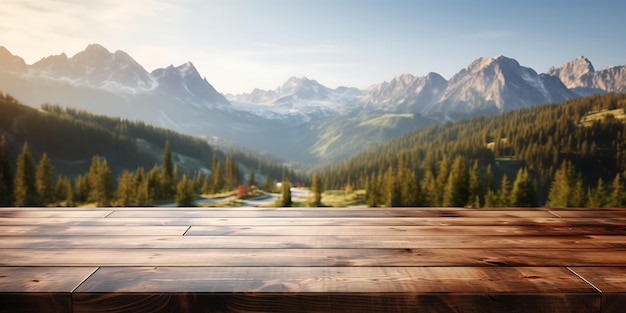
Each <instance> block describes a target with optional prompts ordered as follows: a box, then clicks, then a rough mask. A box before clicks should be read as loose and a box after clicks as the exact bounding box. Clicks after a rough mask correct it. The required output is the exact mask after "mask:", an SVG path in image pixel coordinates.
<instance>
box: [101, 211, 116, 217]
mask: <svg viewBox="0 0 626 313" xmlns="http://www.w3.org/2000/svg"><path fill="white" fill-rule="evenodd" d="M113 213H115V211H111V212H109V214H107V215H105V216H104V217H103V218H107V217H109V216H110V215H111V214H113Z"/></svg>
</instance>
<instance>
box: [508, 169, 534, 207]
mask: <svg viewBox="0 0 626 313" xmlns="http://www.w3.org/2000/svg"><path fill="white" fill-rule="evenodd" d="M511 205H512V206H514V207H536V206H537V194H536V192H535V187H534V185H533V182H532V180H531V179H530V176H529V175H528V170H527V169H526V168H520V169H519V171H517V177H516V178H515V182H513V190H512V191H511Z"/></svg>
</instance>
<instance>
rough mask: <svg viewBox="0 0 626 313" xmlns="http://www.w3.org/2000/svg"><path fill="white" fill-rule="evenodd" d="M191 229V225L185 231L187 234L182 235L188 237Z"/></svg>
mask: <svg viewBox="0 0 626 313" xmlns="http://www.w3.org/2000/svg"><path fill="white" fill-rule="evenodd" d="M190 229H191V225H190V226H189V227H187V229H186V230H185V232H183V234H182V235H183V236H186V235H187V232H188V231H189V230H190Z"/></svg>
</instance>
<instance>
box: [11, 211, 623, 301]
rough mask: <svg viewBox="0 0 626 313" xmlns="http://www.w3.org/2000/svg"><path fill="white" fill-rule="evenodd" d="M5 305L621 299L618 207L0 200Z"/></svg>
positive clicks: (621, 250) (619, 219)
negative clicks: (76, 204) (85, 204)
mask: <svg viewBox="0 0 626 313" xmlns="http://www.w3.org/2000/svg"><path fill="white" fill-rule="evenodd" d="M0 237H1V239H0V312H423V311H425V312H625V311H626V209H571V208H570V209H545V208H532V209H517V208H505V209H463V208H392V209H374V208H342V209H338V208H223V209H222V208H207V209H202V208H97V209H81V208H67V209H65V208H2V209H0Z"/></svg>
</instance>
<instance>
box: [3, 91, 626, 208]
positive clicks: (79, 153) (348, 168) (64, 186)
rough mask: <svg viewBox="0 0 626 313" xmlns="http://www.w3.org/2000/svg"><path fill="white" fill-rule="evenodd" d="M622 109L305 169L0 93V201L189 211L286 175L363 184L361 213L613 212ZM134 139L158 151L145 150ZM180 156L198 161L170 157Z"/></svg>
mask: <svg viewBox="0 0 626 313" xmlns="http://www.w3.org/2000/svg"><path fill="white" fill-rule="evenodd" d="M625 110H626V95H624V94H606V95H594V96H589V97H584V98H579V99H575V100H570V101H567V102H564V103H562V104H546V105H541V106H535V107H532V108H527V109H522V110H516V111H509V112H505V113H503V114H501V115H495V116H483V117H478V118H472V119H467V120H460V121H454V122H452V121H450V122H446V123H443V124H438V125H433V126H429V127H426V128H422V129H419V130H416V131H413V132H411V133H408V134H405V135H402V136H399V137H396V138H394V139H392V140H389V141H387V142H384V143H382V144H379V145H377V146H375V147H372V148H369V149H366V150H364V151H363V152H360V153H357V154H355V155H353V156H352V157H350V158H348V159H346V160H344V161H341V162H338V163H336V164H329V165H325V167H324V168H320V169H318V170H316V171H314V172H312V173H306V174H305V173H301V172H297V171H294V170H293V169H291V168H289V167H286V166H285V165H284V162H281V161H280V160H276V159H274V158H262V157H257V156H255V155H254V154H253V153H252V152H249V151H244V150H237V149H232V150H230V151H229V152H228V153H226V152H223V151H220V150H217V149H215V148H214V147H211V146H209V144H208V143H207V142H206V141H205V140H202V139H200V138H194V137H191V136H186V135H181V134H177V133H175V132H172V131H169V130H165V129H161V128H157V127H153V126H150V125H145V124H144V123H142V122H131V121H127V120H122V119H116V118H110V117H104V116H96V115H92V114H90V113H88V112H84V111H77V110H73V109H64V108H61V107H59V106H56V105H43V106H42V108H41V110H36V109H32V108H29V107H26V106H24V105H22V104H20V103H19V102H18V101H17V100H15V99H13V98H12V97H11V96H9V95H2V97H0V126H1V128H0V130H1V131H2V133H0V135H2V143H1V144H2V146H1V150H0V195H2V197H1V199H0V205H15V206H24V205H29V206H33V205H79V204H84V203H96V204H97V205H98V206H108V205H121V206H149V205H154V203H155V201H158V200H159V199H168V198H176V199H177V201H178V200H179V199H180V201H179V204H189V203H192V202H189V201H190V200H189V199H192V198H190V197H192V196H190V195H195V194H200V193H205V194H206V193H216V192H220V191H224V190H234V189H237V188H238V186H240V185H242V184H248V185H260V186H262V187H264V188H265V189H271V188H270V185H271V183H270V180H271V181H272V182H273V181H277V180H284V181H292V182H297V183H301V184H304V185H308V184H309V182H312V184H313V185H314V186H313V187H314V188H313V189H314V190H316V195H317V194H318V192H317V191H320V190H332V189H343V190H348V191H352V190H355V189H364V190H365V202H366V203H365V204H367V205H368V206H371V207H381V206H384V207H396V206H410V207H412V206H416V207H419V206H434V207H441V206H443V207H474V208H478V207H510V206H513V207H533V206H544V205H545V206H551V207H606V206H609V207H622V206H625V205H626V203H625V201H626V196H625V195H626V193H625V191H624V190H625V184H624V181H625V180H626V150H625V146H624V143H625V142H624V139H625V138H624V135H625V132H626V123H625V122H626V114H624V111H625ZM142 141H143V142H147V143H149V144H150V145H152V146H161V145H162V147H163V148H162V149H160V148H159V150H158V151H159V152H160V153H159V154H158V155H155V151H151V150H150V149H145V147H142V145H140V144H139V142H142ZM31 148H32V150H33V152H31ZM173 151H176V153H174V152H173ZM33 155H37V156H39V155H40V156H41V157H40V158H39V159H38V160H39V161H38V162H35V159H34V158H33ZM183 156H184V157H183ZM185 157H186V158H190V157H192V158H197V159H198V160H200V165H198V163H192V165H191V166H190V165H187V166H186V167H179V166H178V164H181V165H183V164H184V162H182V163H181V162H178V163H177V162H175V161H174V159H184V158H185ZM13 160H15V161H13ZM54 160H57V163H56V164H58V165H55V163H54ZM88 160H91V162H90V163H89V162H88ZM68 163H70V164H77V165H78V166H77V168H81V167H82V171H81V170H76V169H74V168H71V167H68V166H67V164H68ZM35 164H36V165H35ZM240 166H243V167H244V168H245V169H246V170H247V176H248V179H247V180H246V179H244V177H242V176H245V175H242V173H241V172H242V171H241V170H240ZM199 167H201V168H205V169H206V170H205V171H202V170H200V168H199ZM59 168H60V169H61V170H59ZM148 169H149V170H148ZM255 172H256V175H257V176H258V177H264V178H265V179H264V182H263V184H257V182H256V181H255ZM114 177H117V179H114ZM287 191H288V190H287ZM185 199H186V200H185ZM314 203H316V205H322V201H321V199H318V198H316V199H314ZM286 204H289V203H286Z"/></svg>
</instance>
